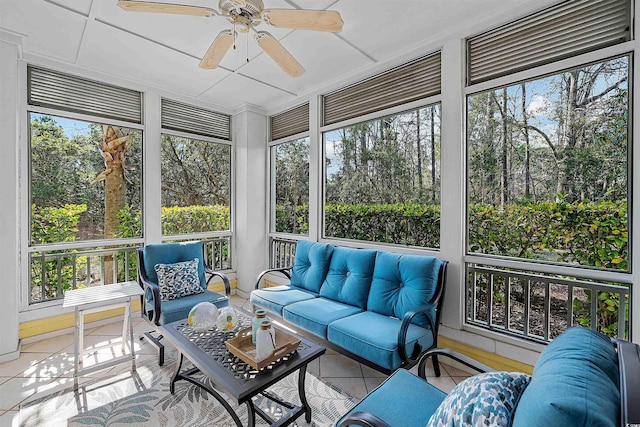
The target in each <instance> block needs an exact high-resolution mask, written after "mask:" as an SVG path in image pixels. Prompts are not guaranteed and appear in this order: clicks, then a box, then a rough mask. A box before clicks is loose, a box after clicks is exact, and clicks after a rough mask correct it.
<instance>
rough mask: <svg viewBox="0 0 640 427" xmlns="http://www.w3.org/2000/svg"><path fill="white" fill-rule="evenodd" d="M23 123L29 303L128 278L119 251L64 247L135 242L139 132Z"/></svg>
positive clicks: (46, 119) (128, 251) (129, 269)
mask: <svg viewBox="0 0 640 427" xmlns="http://www.w3.org/2000/svg"><path fill="white" fill-rule="evenodd" d="M29 123H30V138H29V154H30V156H29V159H30V173H29V189H30V192H29V206H30V234H29V245H30V266H31V274H30V278H31V291H30V298H29V301H30V302H38V301H45V300H47V299H55V298H58V297H60V296H62V292H63V291H64V290H66V289H71V288H74V287H78V286H91V285H92V284H96V283H100V282H105V283H111V282H114V281H117V280H129V279H132V278H134V277H135V264H130V263H131V262H135V257H134V256H132V255H133V251H135V248H132V247H127V244H126V243H123V245H121V248H113V249H111V250H110V251H108V252H109V253H108V254H105V253H103V252H104V251H103V247H102V246H100V247H99V246H96V247H90V246H87V245H86V244H83V245H81V246H82V249H81V250H79V246H77V245H70V244H69V243H70V242H87V241H96V245H98V243H97V242H98V241H105V240H116V239H117V240H125V239H127V238H141V237H142V223H141V210H142V205H141V197H142V181H141V179H142V175H141V162H142V132H141V131H140V130H137V129H132V128H127V127H122V126H115V125H108V124H103V123H96V122H88V121H82V120H75V119H68V118H65V117H61V116H50V115H44V114H39V113H35V112H31V113H29ZM110 246H112V245H110Z"/></svg>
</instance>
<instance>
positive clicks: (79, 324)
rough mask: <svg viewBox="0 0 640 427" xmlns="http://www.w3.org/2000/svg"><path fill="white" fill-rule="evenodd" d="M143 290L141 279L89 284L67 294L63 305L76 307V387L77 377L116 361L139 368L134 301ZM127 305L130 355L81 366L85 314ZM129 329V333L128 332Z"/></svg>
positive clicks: (125, 329)
mask: <svg viewBox="0 0 640 427" xmlns="http://www.w3.org/2000/svg"><path fill="white" fill-rule="evenodd" d="M142 294H143V291H142V288H141V287H140V285H139V284H138V282H135V281H131V282H123V283H114V284H112V285H104V286H94V287H90V288H82V289H72V290H68V291H66V292H65V294H64V302H63V303H62V307H64V308H71V307H74V308H75V328H74V329H75V333H74V345H73V346H74V353H75V362H74V368H73V387H74V388H75V389H77V388H78V377H79V376H80V375H83V374H88V373H91V372H95V371H100V370H102V369H105V368H109V367H111V366H114V365H117V364H118V363H122V362H126V361H129V360H131V363H132V367H133V369H134V370H135V369H136V360H135V357H136V354H135V350H134V341H133V324H132V322H131V301H132V300H133V298H134V297H138V296H140V295H142ZM120 307H124V322H123V326H122V352H123V353H124V352H125V342H126V341H127V335H128V341H129V345H130V348H131V352H130V354H128V355H123V356H118V357H116V358H114V359H112V360H108V361H106V362H99V363H96V364H95V365H93V366H91V367H89V368H82V369H80V365H82V361H83V358H84V354H85V353H86V351H85V349H84V316H85V315H86V314H89V313H95V312H99V311H105V310H110V309H112V308H120ZM127 332H128V333H127Z"/></svg>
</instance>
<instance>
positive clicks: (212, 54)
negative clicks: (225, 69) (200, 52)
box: [198, 30, 235, 70]
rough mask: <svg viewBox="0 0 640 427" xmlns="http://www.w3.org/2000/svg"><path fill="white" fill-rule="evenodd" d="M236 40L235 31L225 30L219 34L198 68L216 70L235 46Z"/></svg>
mask: <svg viewBox="0 0 640 427" xmlns="http://www.w3.org/2000/svg"><path fill="white" fill-rule="evenodd" d="M234 38H235V36H234V34H233V31H231V30H223V31H221V32H220V34H218V36H217V37H216V39H215V40H214V41H213V43H211V46H209V50H207V53H205V54H204V57H203V58H202V61H200V64H199V65H198V67H200V68H204V69H207V70H208V69H212V68H216V67H217V66H218V64H220V61H222V58H223V57H224V55H225V54H226V53H227V51H228V50H229V48H230V47H231V45H232V44H233V39H234Z"/></svg>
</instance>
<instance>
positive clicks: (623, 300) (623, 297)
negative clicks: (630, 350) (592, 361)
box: [618, 292, 627, 339]
mask: <svg viewBox="0 0 640 427" xmlns="http://www.w3.org/2000/svg"><path fill="white" fill-rule="evenodd" d="M626 305H627V294H626V293H622V292H618V338H622V339H627V334H626V333H625V330H626V329H627V328H626V326H627V322H626V316H625V312H626V311H627V307H626Z"/></svg>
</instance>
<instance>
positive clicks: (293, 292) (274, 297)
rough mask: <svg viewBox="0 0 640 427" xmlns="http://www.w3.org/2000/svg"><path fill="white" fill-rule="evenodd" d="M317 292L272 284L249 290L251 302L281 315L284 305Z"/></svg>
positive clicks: (312, 295)
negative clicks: (268, 286)
mask: <svg viewBox="0 0 640 427" xmlns="http://www.w3.org/2000/svg"><path fill="white" fill-rule="evenodd" d="M317 296H318V294H317V293H314V292H311V291H307V290H306V289H299V288H296V287H293V286H286V285H282V286H273V287H270V288H263V289H256V290H253V291H251V294H250V295H249V301H251V304H253V305H256V306H258V307H261V308H264V309H265V310H267V311H270V312H272V313H274V314H277V315H278V316H280V317H282V309H283V308H284V306H286V305H289V304H293V303H296V302H300V301H305V300H308V299H312V298H315V297H317Z"/></svg>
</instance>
